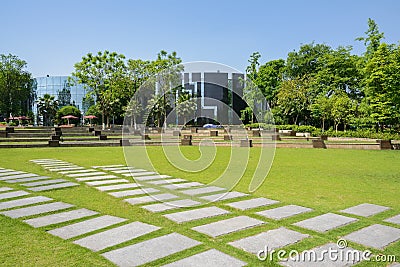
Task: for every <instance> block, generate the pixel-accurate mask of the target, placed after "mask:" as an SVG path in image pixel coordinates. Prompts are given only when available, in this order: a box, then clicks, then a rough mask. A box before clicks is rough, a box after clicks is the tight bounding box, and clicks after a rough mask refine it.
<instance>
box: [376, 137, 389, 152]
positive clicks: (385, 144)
mask: <svg viewBox="0 0 400 267" xmlns="http://www.w3.org/2000/svg"><path fill="white" fill-rule="evenodd" d="M376 142H377V143H378V144H379V149H380V150H390V149H392V142H391V141H390V140H381V139H379V140H376Z"/></svg>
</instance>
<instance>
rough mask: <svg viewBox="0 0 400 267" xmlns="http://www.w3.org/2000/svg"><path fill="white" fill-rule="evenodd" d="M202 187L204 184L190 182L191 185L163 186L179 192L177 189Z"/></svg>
mask: <svg viewBox="0 0 400 267" xmlns="http://www.w3.org/2000/svg"><path fill="white" fill-rule="evenodd" d="M202 185H204V184H202V183H198V182H190V183H181V184H169V185H163V187H164V188H166V189H170V190H177V189H185V188H189V187H194V186H202Z"/></svg>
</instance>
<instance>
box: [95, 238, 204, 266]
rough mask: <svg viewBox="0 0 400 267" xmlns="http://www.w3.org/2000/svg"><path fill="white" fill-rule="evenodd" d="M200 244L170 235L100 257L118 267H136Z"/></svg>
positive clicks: (189, 239)
mask: <svg viewBox="0 0 400 267" xmlns="http://www.w3.org/2000/svg"><path fill="white" fill-rule="evenodd" d="M200 244H201V243H200V242H199V241H196V240H193V239H191V238H189V237H186V236H183V235H180V234H178V233H172V234H168V235H164V236H160V237H156V238H153V239H150V240H146V241H143V242H140V243H137V244H133V245H130V246H126V247H123V248H119V249H115V250H112V251H109V252H106V253H103V254H102V255H103V256H104V257H105V258H106V259H108V260H109V261H111V262H113V263H114V264H116V265H118V266H138V265H142V264H145V263H149V262H152V261H155V260H158V259H161V258H165V257H167V256H169V255H172V254H175V253H178V252H180V251H183V250H186V249H189V248H192V247H195V246H197V245H200ZM160 248H162V249H160Z"/></svg>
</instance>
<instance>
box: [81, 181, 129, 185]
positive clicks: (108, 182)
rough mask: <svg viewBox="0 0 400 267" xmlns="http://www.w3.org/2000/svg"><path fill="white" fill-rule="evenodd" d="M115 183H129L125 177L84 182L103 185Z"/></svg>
mask: <svg viewBox="0 0 400 267" xmlns="http://www.w3.org/2000/svg"><path fill="white" fill-rule="evenodd" d="M117 183H129V181H128V180H126V179H111V180H101V181H93V182H86V184H87V185H90V186H96V185H105V184H117Z"/></svg>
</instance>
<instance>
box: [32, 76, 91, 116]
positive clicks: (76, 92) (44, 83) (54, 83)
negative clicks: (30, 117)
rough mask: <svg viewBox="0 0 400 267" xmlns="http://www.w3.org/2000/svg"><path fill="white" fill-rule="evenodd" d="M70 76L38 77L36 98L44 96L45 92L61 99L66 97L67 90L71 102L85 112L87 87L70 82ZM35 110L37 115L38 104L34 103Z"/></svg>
mask: <svg viewBox="0 0 400 267" xmlns="http://www.w3.org/2000/svg"><path fill="white" fill-rule="evenodd" d="M68 78H69V77H68V76H47V77H38V78H35V80H36V100H38V99H39V98H41V97H43V96H44V95H45V94H49V95H52V96H54V97H55V99H57V100H60V98H62V97H63V95H64V98H63V99H65V92H69V93H70V96H71V97H70V99H69V94H67V96H68V97H67V99H68V100H69V102H70V104H72V105H75V106H76V107H77V108H78V109H79V110H80V111H81V112H82V113H84V112H85V110H84V106H83V103H82V102H83V99H84V97H85V96H86V89H85V88H84V86H83V85H82V84H76V83H72V84H71V83H70V82H69V81H68ZM33 112H34V113H35V115H37V113H38V112H37V104H36V102H35V103H34V106H33Z"/></svg>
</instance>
